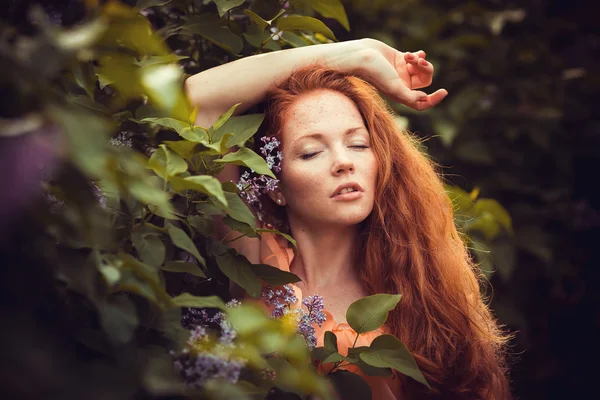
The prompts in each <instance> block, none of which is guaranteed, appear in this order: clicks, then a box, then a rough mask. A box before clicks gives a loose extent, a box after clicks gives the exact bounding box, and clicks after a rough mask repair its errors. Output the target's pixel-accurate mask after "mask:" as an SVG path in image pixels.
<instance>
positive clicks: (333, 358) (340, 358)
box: [321, 351, 345, 364]
mask: <svg viewBox="0 0 600 400" xmlns="http://www.w3.org/2000/svg"><path fill="white" fill-rule="evenodd" d="M344 359H345V357H344V356H343V355H341V354H340V353H338V352H337V351H336V352H333V353H331V354H330V355H328V356H327V357H325V359H324V360H323V361H321V362H322V363H323V364H329V363H336V362H338V361H343V360H344Z"/></svg>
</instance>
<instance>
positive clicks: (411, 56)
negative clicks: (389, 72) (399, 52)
mask: <svg viewBox="0 0 600 400" xmlns="http://www.w3.org/2000/svg"><path fill="white" fill-rule="evenodd" d="M406 58H408V59H409V60H414V58H415V56H413V55H412V54H407V55H406Z"/></svg>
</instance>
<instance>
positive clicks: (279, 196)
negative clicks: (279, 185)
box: [267, 190, 287, 207]
mask: <svg viewBox="0 0 600 400" xmlns="http://www.w3.org/2000/svg"><path fill="white" fill-rule="evenodd" d="M267 194H268V195H269V198H270V199H271V200H273V202H274V203H275V204H277V205H278V206H282V207H283V206H285V205H286V204H287V201H285V196H284V195H283V193H281V191H280V190H273V191H270V192H268V193H267ZM278 201H279V202H278Z"/></svg>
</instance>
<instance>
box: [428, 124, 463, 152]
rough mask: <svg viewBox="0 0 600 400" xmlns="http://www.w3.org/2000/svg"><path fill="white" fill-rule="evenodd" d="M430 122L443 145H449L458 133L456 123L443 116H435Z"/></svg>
mask: <svg viewBox="0 0 600 400" xmlns="http://www.w3.org/2000/svg"><path fill="white" fill-rule="evenodd" d="M431 123H432V124H433V130H434V131H435V133H436V134H437V135H439V137H440V140H441V141H442V143H443V145H444V146H445V147H450V146H451V145H452V142H454V138H455V137H456V134H457V133H458V128H457V126H456V124H454V123H452V122H450V121H448V120H446V119H443V118H435V119H433V120H432V121H431Z"/></svg>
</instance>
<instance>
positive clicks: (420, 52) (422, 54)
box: [413, 50, 427, 58]
mask: <svg viewBox="0 0 600 400" xmlns="http://www.w3.org/2000/svg"><path fill="white" fill-rule="evenodd" d="M413 54H414V55H415V56H417V57H419V58H425V57H427V54H426V53H425V52H424V51H423V50H419V51H415V52H414V53H413Z"/></svg>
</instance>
